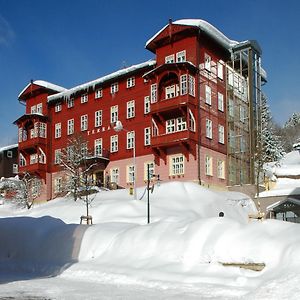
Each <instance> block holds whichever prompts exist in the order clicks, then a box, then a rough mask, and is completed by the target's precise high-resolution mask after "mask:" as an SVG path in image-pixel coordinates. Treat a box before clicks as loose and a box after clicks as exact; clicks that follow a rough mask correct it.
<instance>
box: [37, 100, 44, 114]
mask: <svg viewBox="0 0 300 300" xmlns="http://www.w3.org/2000/svg"><path fill="white" fill-rule="evenodd" d="M36 113H37V114H41V115H42V114H43V103H39V104H37V105H36Z"/></svg>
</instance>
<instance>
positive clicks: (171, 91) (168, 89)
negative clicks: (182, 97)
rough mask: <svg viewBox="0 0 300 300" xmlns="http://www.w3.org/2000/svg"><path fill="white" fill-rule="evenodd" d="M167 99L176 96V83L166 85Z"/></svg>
mask: <svg viewBox="0 0 300 300" xmlns="http://www.w3.org/2000/svg"><path fill="white" fill-rule="evenodd" d="M165 94H166V99H171V98H175V97H176V85H175V84H172V85H170V86H166V87H165Z"/></svg>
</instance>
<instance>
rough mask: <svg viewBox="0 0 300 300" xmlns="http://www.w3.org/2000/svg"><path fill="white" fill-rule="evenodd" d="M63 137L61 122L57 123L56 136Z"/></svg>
mask: <svg viewBox="0 0 300 300" xmlns="http://www.w3.org/2000/svg"><path fill="white" fill-rule="evenodd" d="M60 137H61V123H56V124H55V138H56V139H58V138H60Z"/></svg>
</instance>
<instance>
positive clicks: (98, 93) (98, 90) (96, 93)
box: [95, 89, 103, 99]
mask: <svg viewBox="0 0 300 300" xmlns="http://www.w3.org/2000/svg"><path fill="white" fill-rule="evenodd" d="M102 97H103V90H102V89H97V90H96V91H95V99H99V98H102Z"/></svg>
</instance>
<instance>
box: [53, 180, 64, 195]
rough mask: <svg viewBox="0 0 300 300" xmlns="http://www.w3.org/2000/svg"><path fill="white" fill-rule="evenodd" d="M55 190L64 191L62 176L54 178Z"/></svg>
mask: <svg viewBox="0 0 300 300" xmlns="http://www.w3.org/2000/svg"><path fill="white" fill-rule="evenodd" d="M54 192H55V193H61V192H62V178H61V177H57V178H55V179H54Z"/></svg>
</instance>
